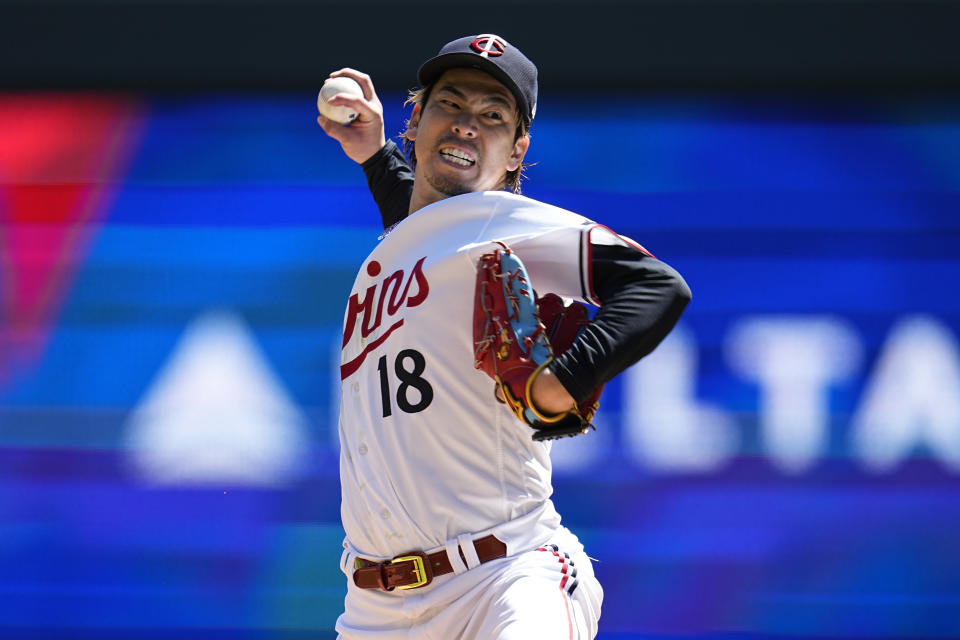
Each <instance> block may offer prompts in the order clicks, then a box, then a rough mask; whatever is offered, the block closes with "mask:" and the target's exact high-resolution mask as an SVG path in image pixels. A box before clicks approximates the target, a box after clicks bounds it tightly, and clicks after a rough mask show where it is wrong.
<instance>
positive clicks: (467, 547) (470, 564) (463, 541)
mask: <svg viewBox="0 0 960 640" xmlns="http://www.w3.org/2000/svg"><path fill="white" fill-rule="evenodd" d="M457 544H458V545H460V550H461V551H463V558H464V560H466V561H467V568H468V569H473V568H474V567H479V566H480V557H479V556H478V555H477V548H476V547H475V546H473V538H471V537H470V535H469V534H463V535H462V536H457Z"/></svg>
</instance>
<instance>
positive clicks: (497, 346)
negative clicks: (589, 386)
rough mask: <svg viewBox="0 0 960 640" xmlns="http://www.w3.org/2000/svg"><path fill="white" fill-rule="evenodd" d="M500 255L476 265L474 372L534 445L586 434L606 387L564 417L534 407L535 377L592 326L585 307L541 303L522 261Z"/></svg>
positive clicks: (505, 251) (552, 298)
mask: <svg viewBox="0 0 960 640" xmlns="http://www.w3.org/2000/svg"><path fill="white" fill-rule="evenodd" d="M501 247H502V249H496V250H494V251H493V252H492V253H486V254H484V255H483V256H481V257H480V260H479V261H478V263H477V287H476V295H475V305H474V324H473V340H474V347H475V354H474V355H475V363H474V364H475V366H476V367H477V369H481V370H483V371H484V372H485V373H486V374H487V375H488V376H490V377H491V378H493V380H494V382H495V383H496V386H495V389H497V390H499V395H500V397H502V400H503V402H505V403H506V404H507V406H508V407H509V408H510V410H511V411H512V412H513V413H514V415H516V416H517V417H518V418H519V419H520V420H523V421H524V422H525V423H527V424H528V425H529V426H531V427H532V428H533V429H535V430H536V431H535V433H534V435H533V438H534V439H535V440H550V439H554V438H561V437H564V436H571V435H577V434H580V433H586V431H587V430H588V429H590V428H591V426H592V425H591V424H590V420H591V419H592V418H593V415H594V413H596V410H597V400H598V399H599V397H600V393H601V391H602V387H601V388H598V389H597V390H596V391H595V392H594V393H593V394H592V395H591V397H590V398H588V399H587V400H586V401H584V402H582V403H580V404H579V405H578V406H576V407H574V408H573V409H571V410H570V411H568V412H566V413H561V414H557V415H545V414H543V413H542V412H540V411H538V410H537V408H536V406H535V405H534V404H533V399H532V397H531V390H532V387H533V381H534V380H535V379H536V377H537V376H538V375H539V374H540V373H541V372H542V371H543V370H544V369H545V368H546V367H547V366H548V365H549V364H550V362H552V361H553V359H554V355H555V354H556V355H559V354H561V353H563V352H565V351H566V350H567V349H569V348H570V346H571V345H572V344H573V341H574V340H575V339H576V337H577V334H578V333H579V331H580V329H581V328H582V327H583V326H584V325H586V324H588V323H589V316H588V314H587V310H586V307H585V306H584V305H582V304H580V303H577V302H575V303H573V304H571V305H569V306H565V305H564V303H563V300H562V299H561V298H560V297H559V296H557V295H555V294H552V293H550V294H547V295H546V296H544V297H543V298H539V299H538V298H537V297H536V294H535V292H534V290H533V286H532V285H531V283H530V278H529V276H528V275H527V271H526V269H525V268H524V266H523V262H521V260H520V258H519V257H518V256H517V255H516V254H515V253H513V252H512V251H510V249H509V248H508V247H507V246H506V245H503V244H502V243H501Z"/></svg>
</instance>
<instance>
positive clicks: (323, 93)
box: [317, 76, 363, 124]
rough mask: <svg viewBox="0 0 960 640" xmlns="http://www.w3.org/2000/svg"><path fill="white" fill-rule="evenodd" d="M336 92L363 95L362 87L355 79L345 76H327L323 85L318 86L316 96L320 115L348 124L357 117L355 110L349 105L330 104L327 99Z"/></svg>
mask: <svg viewBox="0 0 960 640" xmlns="http://www.w3.org/2000/svg"><path fill="white" fill-rule="evenodd" d="M338 93H346V94H349V95H352V96H357V97H360V98H362V97H363V89H361V88H360V85H359V84H357V81H356V80H354V79H353V78H348V77H347V76H340V77H337V78H327V80H326V82H324V83H323V86H322V87H320V95H318V96H317V110H319V111H320V115H322V116H323V117H325V118H328V119H330V120H333V121H334V122H339V123H340V124H348V123H350V122H352V121H353V119H354V118H356V117H357V112H356V110H354V109H351V108H350V107H344V106H338V105H332V104H330V103H329V102H328V101H329V100H330V98H332V97H333V96H335V95H337V94H338Z"/></svg>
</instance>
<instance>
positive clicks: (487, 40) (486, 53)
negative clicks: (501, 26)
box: [470, 33, 507, 58]
mask: <svg viewBox="0 0 960 640" xmlns="http://www.w3.org/2000/svg"><path fill="white" fill-rule="evenodd" d="M506 45H507V42H506V40H504V39H503V38H501V37H500V36H495V35H493V34H492V33H484V34H482V35H479V36H477V39H476V40H474V41H473V42H471V43H470V48H471V49H473V50H474V51H476V52H477V53H479V54H480V56H481V57H483V58H488V57H491V56H492V57H494V58H496V57H497V56H502V55H503V51H504V49H505V48H506Z"/></svg>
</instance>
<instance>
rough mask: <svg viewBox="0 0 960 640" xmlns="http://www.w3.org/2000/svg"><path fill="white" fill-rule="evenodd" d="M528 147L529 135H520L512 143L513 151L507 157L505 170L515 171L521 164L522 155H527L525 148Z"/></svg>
mask: <svg viewBox="0 0 960 640" xmlns="http://www.w3.org/2000/svg"><path fill="white" fill-rule="evenodd" d="M529 148H530V136H520V137H519V138H517V141H516V142H514V143H513V151H512V152H511V153H510V157H509V158H508V159H507V171H516V170H517V169H519V168H520V165H522V164H523V156H525V155H527V149H529Z"/></svg>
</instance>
